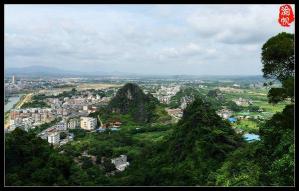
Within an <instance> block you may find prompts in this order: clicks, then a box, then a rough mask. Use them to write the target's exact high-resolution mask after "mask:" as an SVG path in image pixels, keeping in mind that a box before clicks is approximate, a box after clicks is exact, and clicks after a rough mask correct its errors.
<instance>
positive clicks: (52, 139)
mask: <svg viewBox="0 0 299 191" xmlns="http://www.w3.org/2000/svg"><path fill="white" fill-rule="evenodd" d="M59 141H60V134H59V132H57V131H52V132H49V133H48V142H49V143H51V144H53V145H56V144H59Z"/></svg>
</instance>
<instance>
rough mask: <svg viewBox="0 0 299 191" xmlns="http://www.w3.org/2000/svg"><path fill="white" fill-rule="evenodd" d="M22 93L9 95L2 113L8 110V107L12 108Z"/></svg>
mask: <svg viewBox="0 0 299 191" xmlns="http://www.w3.org/2000/svg"><path fill="white" fill-rule="evenodd" d="M22 95H24V94H19V95H17V96H14V97H9V100H8V102H7V103H6V104H5V105H4V113H5V112H7V111H9V110H10V109H12V108H13V106H14V105H15V104H16V103H18V101H19V100H20V98H21V97H22Z"/></svg>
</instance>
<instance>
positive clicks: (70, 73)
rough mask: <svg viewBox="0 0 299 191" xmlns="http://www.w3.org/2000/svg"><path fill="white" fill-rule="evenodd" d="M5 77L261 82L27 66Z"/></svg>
mask: <svg viewBox="0 0 299 191" xmlns="http://www.w3.org/2000/svg"><path fill="white" fill-rule="evenodd" d="M4 74H5V76H12V75H17V76H33V77H43V76H47V77H50V76H51V77H82V76H86V77H88V76H91V77H92V76H119V77H139V78H144V77H145V78H151V79H173V78H174V79H190V80H192V79H198V78H200V79H202V80H210V79H213V80H227V79H233V80H240V79H242V80H263V76H261V75H248V76H242V75H240V76H237V75H176V74H174V75H159V74H152V75H149V74H148V75H142V74H137V73H132V72H123V71H110V72H107V71H101V70H99V69H97V68H95V69H94V70H93V71H91V72H84V71H76V70H64V69H59V68H55V67H48V66H28V67H22V68H5V69H4Z"/></svg>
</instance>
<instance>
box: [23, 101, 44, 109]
mask: <svg viewBox="0 0 299 191" xmlns="http://www.w3.org/2000/svg"><path fill="white" fill-rule="evenodd" d="M25 108H50V106H49V105H48V104H47V103H45V102H44V101H38V100H33V101H30V102H26V103H24V104H23V105H22V106H21V109H25Z"/></svg>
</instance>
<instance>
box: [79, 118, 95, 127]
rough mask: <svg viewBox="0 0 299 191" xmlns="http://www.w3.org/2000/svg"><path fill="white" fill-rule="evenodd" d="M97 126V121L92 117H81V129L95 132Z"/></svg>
mask: <svg viewBox="0 0 299 191" xmlns="http://www.w3.org/2000/svg"><path fill="white" fill-rule="evenodd" d="M96 126H97V119H96V118H92V117H80V127H81V128H82V129H85V130H94V129H96Z"/></svg>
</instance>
